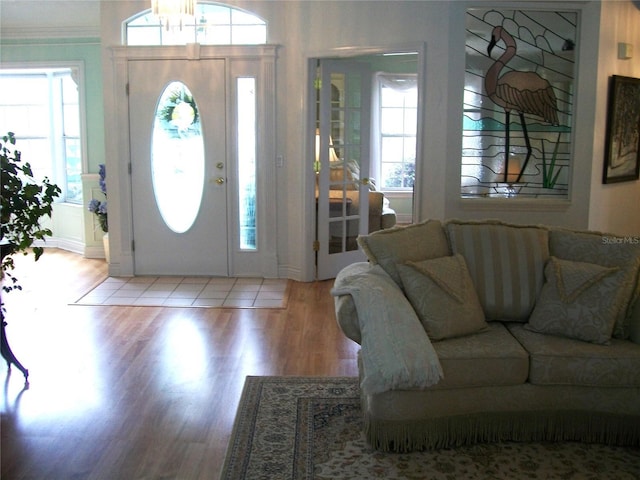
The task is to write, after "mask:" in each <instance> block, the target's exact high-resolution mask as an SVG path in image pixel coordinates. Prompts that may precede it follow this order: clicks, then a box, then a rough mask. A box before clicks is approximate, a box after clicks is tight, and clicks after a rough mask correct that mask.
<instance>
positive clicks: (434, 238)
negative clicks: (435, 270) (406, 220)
mask: <svg viewBox="0 0 640 480" xmlns="http://www.w3.org/2000/svg"><path fill="white" fill-rule="evenodd" d="M358 244H359V245H360V247H361V248H362V250H363V251H364V253H365V254H366V256H367V258H368V259H369V261H370V262H371V263H373V264H374V265H376V264H379V265H380V266H381V267H382V268H383V269H384V271H385V272H387V273H388V274H389V276H390V277H391V278H392V279H393V280H394V281H395V282H396V283H397V284H398V286H399V287H402V280H400V275H399V274H398V269H397V268H396V265H397V264H404V263H406V262H409V261H420V260H427V259H430V258H437V257H443V256H445V255H449V254H450V251H449V244H448V243H447V237H446V235H445V233H444V230H443V229H442V224H441V223H440V222H439V221H438V220H427V221H425V222H420V223H414V224H412V225H408V226H404V227H394V228H389V229H387V230H379V231H377V232H373V233H372V234H370V235H362V236H359V237H358Z"/></svg>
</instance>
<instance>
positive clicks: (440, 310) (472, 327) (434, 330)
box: [398, 255, 488, 341]
mask: <svg viewBox="0 0 640 480" xmlns="http://www.w3.org/2000/svg"><path fill="white" fill-rule="evenodd" d="M398 272H399V273H400V278H401V279H402V285H403V286H404V291H405V295H406V296H407V298H408V299H409V302H410V303H411V305H412V306H413V309H414V310H415V311H416V314H417V315H418V318H420V321H421V322H422V325H423V326H424V329H425V330H426V332H427V335H429V338H430V339H431V340H434V341H436V340H443V339H445V338H452V337H460V336H463V335H469V334H472V333H476V332H479V331H481V330H483V329H485V328H487V326H488V325H487V322H486V321H485V319H484V313H483V311H482V306H481V305H480V301H479V300H478V295H477V294H476V291H475V289H474V287H473V282H472V281H471V277H470V276H469V271H468V270H467V264H466V263H465V261H464V257H462V255H454V256H451V257H442V258H436V259H432V260H424V261H421V262H407V264H406V265H398Z"/></svg>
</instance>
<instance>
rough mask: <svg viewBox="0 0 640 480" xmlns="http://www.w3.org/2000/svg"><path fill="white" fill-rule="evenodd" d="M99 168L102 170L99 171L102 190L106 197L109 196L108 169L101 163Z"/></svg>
mask: <svg viewBox="0 0 640 480" xmlns="http://www.w3.org/2000/svg"><path fill="white" fill-rule="evenodd" d="M98 167H99V168H100V170H99V171H98V173H99V175H100V190H102V193H104V194H105V196H106V195H107V180H106V179H107V167H106V166H105V164H104V163H101V164H100V165H98Z"/></svg>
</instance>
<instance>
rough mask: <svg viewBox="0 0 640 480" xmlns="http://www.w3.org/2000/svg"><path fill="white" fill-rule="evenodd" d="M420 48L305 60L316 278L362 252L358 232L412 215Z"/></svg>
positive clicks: (400, 221) (333, 271)
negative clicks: (309, 81) (309, 83)
mask: <svg viewBox="0 0 640 480" xmlns="http://www.w3.org/2000/svg"><path fill="white" fill-rule="evenodd" d="M421 64H422V59H421V54H420V52H419V51H417V50H416V51H407V52H388V53H387V52H385V53H375V54H366V55H354V56H348V57H340V58H317V59H312V60H311V61H310V69H311V72H313V78H315V83H314V86H315V88H314V90H313V94H314V97H313V98H310V99H309V101H310V103H311V104H312V105H315V106H314V108H312V111H313V114H314V120H313V121H312V122H310V125H311V128H310V129H309V135H310V138H311V139H313V140H310V143H311V144H313V145H315V150H314V152H313V157H312V161H313V162H314V172H315V176H316V188H315V196H316V206H317V207H316V212H317V213H316V214H317V217H316V239H315V240H316V241H315V243H314V246H315V250H316V277H317V278H318V279H327V278H333V277H335V276H336V274H337V273H338V272H339V271H340V270H341V269H342V268H344V267H345V266H346V265H349V264H351V263H354V262H357V261H362V260H364V259H365V256H364V254H363V252H362V251H361V250H360V249H359V248H358V245H357V240H356V239H357V236H358V235H365V234H368V233H371V232H374V231H377V230H380V229H383V228H389V227H390V226H393V225H396V224H409V223H412V222H413V221H414V196H415V187H416V185H415V178H416V169H419V166H420V156H419V152H420V151H421V149H420V147H419V142H420V135H419V134H418V132H419V131H420V124H421V123H422V122H421V115H419V114H418V112H419V111H421V109H420V108H419V104H420V101H421V96H422V92H421V91H420V85H421V82H420V77H421V76H420V75H419V72H420V70H421V69H420V65H421Z"/></svg>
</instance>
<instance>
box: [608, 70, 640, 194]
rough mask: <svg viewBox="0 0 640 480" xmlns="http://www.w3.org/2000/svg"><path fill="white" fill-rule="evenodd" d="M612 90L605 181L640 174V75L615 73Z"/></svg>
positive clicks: (625, 179)
mask: <svg viewBox="0 0 640 480" xmlns="http://www.w3.org/2000/svg"><path fill="white" fill-rule="evenodd" d="M609 88H610V90H609V107H608V116H607V136H606V145H605V162H604V172H603V176H602V182H603V183H615V182H627V181H631V180H637V179H638V176H639V173H640V78H631V77H622V76H619V75H613V76H612V77H611V84H610V87H609Z"/></svg>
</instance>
